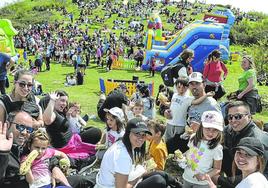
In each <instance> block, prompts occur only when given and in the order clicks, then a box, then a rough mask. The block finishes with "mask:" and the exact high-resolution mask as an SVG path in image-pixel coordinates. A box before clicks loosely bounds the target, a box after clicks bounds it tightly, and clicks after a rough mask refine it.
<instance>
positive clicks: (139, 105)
mask: <svg viewBox="0 0 268 188" xmlns="http://www.w3.org/2000/svg"><path fill="white" fill-rule="evenodd" d="M124 105H125V104H124ZM143 110H144V106H143V102H142V100H141V99H139V100H136V101H135V102H134V105H133V106H130V111H127V118H128V120H130V119H132V118H134V117H140V118H141V119H142V120H143V121H146V120H147V119H148V118H147V117H146V116H144V115H143V114H142V113H143Z"/></svg>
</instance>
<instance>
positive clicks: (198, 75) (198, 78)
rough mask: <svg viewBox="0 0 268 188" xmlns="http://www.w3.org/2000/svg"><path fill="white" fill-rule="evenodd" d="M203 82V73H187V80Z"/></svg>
mask: <svg viewBox="0 0 268 188" xmlns="http://www.w3.org/2000/svg"><path fill="white" fill-rule="evenodd" d="M190 82H200V83H201V82H203V75H202V74H201V73H200V72H193V73H191V74H190V75H189V82H188V83H190Z"/></svg>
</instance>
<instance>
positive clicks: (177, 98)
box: [164, 77, 213, 153]
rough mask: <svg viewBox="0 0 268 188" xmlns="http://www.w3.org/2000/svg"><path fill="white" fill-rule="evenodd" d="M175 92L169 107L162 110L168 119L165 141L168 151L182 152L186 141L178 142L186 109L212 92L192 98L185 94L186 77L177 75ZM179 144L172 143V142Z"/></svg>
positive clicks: (185, 149) (183, 124)
mask: <svg viewBox="0 0 268 188" xmlns="http://www.w3.org/2000/svg"><path fill="white" fill-rule="evenodd" d="M175 86H176V89H177V92H176V93H174V94H173V96H172V99H171V102H170V104H169V105H170V107H169V109H167V110H166V111H165V112H164V115H165V117H166V118H167V119H168V121H167V128H166V132H165V141H166V143H167V147H168V153H173V152H174V151H175V150H177V149H180V150H181V151H182V152H185V151H187V149H188V148H187V147H186V145H187V142H185V143H184V142H183V141H182V142H179V141H178V140H174V139H179V137H180V135H181V134H182V133H183V132H184V130H185V125H186V124H187V123H186V116H187V110H188V108H189V106H191V105H192V104H199V103H201V102H202V101H203V100H205V99H206V98H207V97H208V96H211V95H213V93H208V94H207V95H205V96H203V97H201V98H199V99H196V100H194V97H192V96H188V95H186V92H187V89H188V78H186V77H179V78H178V79H177V80H176V81H175ZM180 141H181V140H180ZM178 142H179V143H180V144H176V145H175V144H174V143H178Z"/></svg>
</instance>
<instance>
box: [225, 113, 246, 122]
mask: <svg viewBox="0 0 268 188" xmlns="http://www.w3.org/2000/svg"><path fill="white" fill-rule="evenodd" d="M246 115H248V114H234V115H232V114H229V115H228V116H227V117H228V120H229V121H230V120H233V118H234V119H235V120H240V119H242V117H243V116H246Z"/></svg>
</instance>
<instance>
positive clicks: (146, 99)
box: [140, 85, 155, 119]
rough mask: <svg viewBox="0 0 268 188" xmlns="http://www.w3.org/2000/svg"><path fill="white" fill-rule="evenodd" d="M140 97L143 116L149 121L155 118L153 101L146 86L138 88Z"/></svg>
mask: <svg viewBox="0 0 268 188" xmlns="http://www.w3.org/2000/svg"><path fill="white" fill-rule="evenodd" d="M140 96H141V100H142V102H143V106H144V110H143V115H144V116H146V117H147V118H149V119H153V118H155V105H154V99H153V98H152V97H151V96H150V90H149V87H148V85H143V86H142V87H141V88H140Z"/></svg>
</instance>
